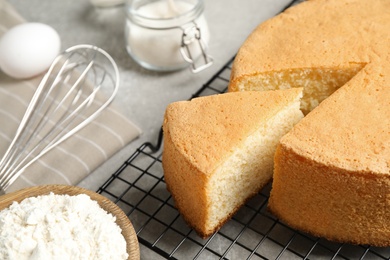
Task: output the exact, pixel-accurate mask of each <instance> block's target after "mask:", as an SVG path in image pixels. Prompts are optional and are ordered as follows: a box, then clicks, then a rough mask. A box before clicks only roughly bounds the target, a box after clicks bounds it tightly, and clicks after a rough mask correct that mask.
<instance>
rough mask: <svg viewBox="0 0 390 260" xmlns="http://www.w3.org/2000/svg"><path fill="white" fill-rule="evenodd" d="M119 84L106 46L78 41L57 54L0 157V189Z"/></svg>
mask: <svg viewBox="0 0 390 260" xmlns="http://www.w3.org/2000/svg"><path fill="white" fill-rule="evenodd" d="M118 87H119V71H118V68H117V65H116V63H115V61H114V60H113V59H112V57H111V56H110V55H109V54H108V53H107V52H105V51H104V50H102V49H100V48H98V47H96V46H92V45H77V46H73V47H71V48H69V49H67V50H66V51H65V52H64V53H62V54H61V55H59V56H58V57H57V58H56V59H55V60H54V61H53V63H52V65H51V66H50V68H49V70H48V72H47V73H46V74H45V75H44V77H43V78H42V81H41V82H40V84H39V85H38V87H37V89H36V91H35V93H34V95H33V97H32V98H31V101H30V103H29V105H28V107H27V109H26V111H25V114H24V116H23V118H22V120H21V122H20V124H19V127H18V128H17V130H16V133H15V136H14V138H13V140H12V141H11V143H10V145H9V147H8V149H7V151H6V152H5V154H4V155H3V157H2V158H1V160H0V193H4V192H5V190H6V189H7V188H8V187H9V186H10V185H12V183H13V182H14V181H15V180H16V179H17V178H18V177H19V176H20V175H21V174H22V173H23V172H24V171H25V169H26V168H27V167H28V166H30V165H31V164H32V163H34V162H35V161H37V160H38V159H39V158H41V157H42V156H43V155H45V154H46V153H47V152H49V151H50V150H52V149H53V148H54V147H56V146H58V145H59V144H60V143H62V142H64V141H65V140H66V139H68V138H69V137H71V136H72V135H74V134H75V133H76V132H78V131H79V130H81V129H82V128H84V127H85V126H86V125H88V124H89V123H90V122H91V121H93V120H94V119H95V118H96V117H97V116H98V115H99V114H100V113H101V112H102V111H103V110H104V109H105V108H106V107H107V106H108V105H109V104H110V103H111V102H112V101H113V99H114V97H115V95H116V93H117V91H118Z"/></svg>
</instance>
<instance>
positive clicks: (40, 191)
mask: <svg viewBox="0 0 390 260" xmlns="http://www.w3.org/2000/svg"><path fill="white" fill-rule="evenodd" d="M50 192H53V193H54V194H58V195H65V194H68V195H78V194H86V195H88V196H89V197H90V198H91V199H92V200H95V201H97V203H98V204H99V206H100V207H101V208H103V209H104V210H105V211H107V212H109V213H111V214H112V215H114V216H115V217H116V224H117V225H118V226H119V227H120V228H121V229H122V235H123V236H124V238H125V240H126V244H127V248H126V250H127V253H128V254H129V258H128V259H129V260H130V259H131V260H133V259H134V260H138V259H140V252H139V245H138V239H137V235H136V233H135V231H134V228H133V225H132V224H131V222H130V220H129V218H128V217H127V216H126V214H125V213H124V212H123V211H122V210H121V209H120V208H119V207H118V206H117V205H116V204H115V203H113V202H112V201H110V200H109V199H107V198H106V197H104V196H102V195H100V194H98V193H96V192H93V191H90V190H87V189H83V188H80V187H76V186H68V185H44V186H35V187H31V188H25V189H22V190H19V191H15V192H12V193H9V194H6V195H3V196H0V210H3V209H5V208H7V207H9V206H10V205H11V204H12V202H14V201H17V202H21V201H22V200H23V199H25V198H28V197H36V196H39V195H48V194H49V193H50Z"/></svg>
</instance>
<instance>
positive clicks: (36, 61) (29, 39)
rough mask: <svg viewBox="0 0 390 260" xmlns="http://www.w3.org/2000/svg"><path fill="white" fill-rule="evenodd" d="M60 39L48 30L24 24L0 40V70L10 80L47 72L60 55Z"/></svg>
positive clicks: (12, 29)
mask: <svg viewBox="0 0 390 260" xmlns="http://www.w3.org/2000/svg"><path fill="white" fill-rule="evenodd" d="M60 47H61V43H60V37H59V35H58V33H57V32H56V31H55V30H54V29H53V28H52V27H50V26H48V25H46V24H42V23H24V24H21V25H17V26H15V27H12V28H11V29H10V30H8V31H7V32H6V33H5V34H4V35H3V37H2V38H1V39H0V69H1V70H2V71H3V72H4V73H6V74H8V75H9V76H11V77H14V78H18V79H25V78H30V77H33V76H36V75H38V74H40V73H42V72H44V71H45V70H47V69H48V68H49V67H50V65H51V63H52V62H53V60H54V59H55V57H56V56H57V55H58V54H59V52H60Z"/></svg>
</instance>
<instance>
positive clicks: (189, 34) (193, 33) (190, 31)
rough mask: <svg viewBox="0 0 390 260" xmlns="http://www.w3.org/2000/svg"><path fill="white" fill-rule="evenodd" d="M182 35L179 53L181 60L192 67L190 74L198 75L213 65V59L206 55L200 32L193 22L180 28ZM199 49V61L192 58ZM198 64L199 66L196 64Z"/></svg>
mask: <svg viewBox="0 0 390 260" xmlns="http://www.w3.org/2000/svg"><path fill="white" fill-rule="evenodd" d="M182 30H183V35H182V40H181V47H180V53H181V55H182V56H183V59H184V60H185V61H186V62H188V63H190V64H191V65H192V69H191V70H192V72H193V73H198V72H200V71H202V70H204V69H206V68H208V67H210V66H211V65H212V64H213V58H212V57H211V56H210V55H208V54H207V53H206V46H205V44H204V42H203V41H202V37H201V31H200V29H199V27H198V26H197V24H196V23H195V22H192V24H191V25H190V26H187V27H185V28H183V27H182ZM197 48H198V49H199V51H200V53H201V55H200V57H199V59H196V58H197V57H194V55H193V53H196V51H197V50H196V49H197ZM198 63H200V64H198Z"/></svg>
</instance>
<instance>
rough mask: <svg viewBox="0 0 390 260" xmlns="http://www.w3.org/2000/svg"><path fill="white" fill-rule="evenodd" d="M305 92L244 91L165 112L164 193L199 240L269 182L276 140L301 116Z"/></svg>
mask: <svg viewBox="0 0 390 260" xmlns="http://www.w3.org/2000/svg"><path fill="white" fill-rule="evenodd" d="M301 96H302V89H299V88H294V89H289V90H277V91H264V92H256V91H253V92H252V91H248V92H234V93H225V94H220V95H213V96H206V97H200V98H195V99H193V100H191V101H180V102H175V103H172V104H170V105H168V107H167V109H166V112H165V118H164V124H163V130H164V150H163V157H162V164H163V169H164V177H165V181H166V184H167V188H168V190H169V191H170V192H171V194H172V197H173V199H174V201H175V205H176V207H177V209H178V210H179V212H180V213H181V215H182V216H183V218H184V219H185V221H186V222H187V223H188V225H189V226H191V227H192V228H193V229H194V230H195V231H196V232H197V233H198V234H199V235H200V236H201V237H202V238H207V237H208V236H210V235H211V234H212V233H214V232H215V231H216V230H218V229H219V228H220V227H221V226H222V225H223V224H224V223H225V222H226V221H228V220H229V219H230V218H231V217H232V215H233V214H234V213H235V212H236V211H237V210H238V209H239V208H240V207H241V206H242V205H243V204H244V203H245V202H246V201H247V200H248V199H249V198H251V197H252V196H254V195H256V194H257V193H258V192H259V191H260V190H261V189H262V188H263V187H264V186H265V185H266V184H267V183H268V182H269V181H270V180H271V178H272V172H273V158H274V153H275V149H276V146H277V144H278V142H279V139H280V138H281V137H282V136H283V135H284V134H285V133H287V132H288V131H289V130H290V129H291V128H292V127H293V126H294V125H295V124H296V123H297V122H298V121H299V120H300V119H301V118H302V117H303V114H302V112H301V111H300V109H299V107H300V98H301Z"/></svg>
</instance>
